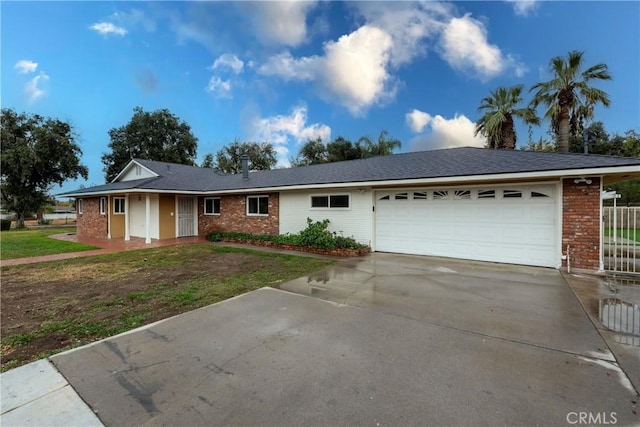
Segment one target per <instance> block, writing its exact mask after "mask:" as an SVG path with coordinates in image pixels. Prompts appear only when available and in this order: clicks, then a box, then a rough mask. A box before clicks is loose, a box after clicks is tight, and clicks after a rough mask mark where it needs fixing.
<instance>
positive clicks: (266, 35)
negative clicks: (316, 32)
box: [239, 1, 317, 47]
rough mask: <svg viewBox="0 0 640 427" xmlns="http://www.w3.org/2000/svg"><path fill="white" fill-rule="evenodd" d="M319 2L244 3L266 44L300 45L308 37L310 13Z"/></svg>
mask: <svg viewBox="0 0 640 427" xmlns="http://www.w3.org/2000/svg"><path fill="white" fill-rule="evenodd" d="M316 4H317V1H260V2H251V3H247V4H243V3H240V4H239V6H240V7H242V8H243V9H244V10H245V12H246V13H247V14H248V15H249V17H250V18H251V21H252V23H253V29H254V31H255V32H256V36H257V37H258V39H259V40H260V41H261V42H262V43H263V44H266V45H276V46H291V47H295V46H299V45H301V44H302V43H304V42H305V41H306V39H307V30H308V29H307V13H309V12H310V11H311V10H312V9H313V8H315V7H316Z"/></svg>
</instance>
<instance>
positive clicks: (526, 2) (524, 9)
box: [506, 0, 538, 16]
mask: <svg viewBox="0 0 640 427" xmlns="http://www.w3.org/2000/svg"><path fill="white" fill-rule="evenodd" d="M506 1H507V3H511V5H512V6H513V10H514V12H515V13H516V15H520V16H527V15H528V14H529V12H531V11H533V10H534V9H535V8H536V6H537V5H538V0H506Z"/></svg>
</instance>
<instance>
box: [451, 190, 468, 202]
mask: <svg viewBox="0 0 640 427" xmlns="http://www.w3.org/2000/svg"><path fill="white" fill-rule="evenodd" d="M453 198H454V200H469V199H470V198H471V191H469V190H456V191H454V192H453Z"/></svg>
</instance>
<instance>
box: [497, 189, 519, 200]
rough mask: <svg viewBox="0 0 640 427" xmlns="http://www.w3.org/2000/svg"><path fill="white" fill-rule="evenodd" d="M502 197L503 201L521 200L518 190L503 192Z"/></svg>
mask: <svg viewBox="0 0 640 427" xmlns="http://www.w3.org/2000/svg"><path fill="white" fill-rule="evenodd" d="M502 197H503V198H505V199H521V198H522V191H520V190H504V191H503V192H502Z"/></svg>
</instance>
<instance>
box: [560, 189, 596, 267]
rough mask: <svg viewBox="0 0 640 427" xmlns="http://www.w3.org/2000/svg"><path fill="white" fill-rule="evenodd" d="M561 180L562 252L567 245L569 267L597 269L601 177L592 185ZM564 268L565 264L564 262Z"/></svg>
mask: <svg viewBox="0 0 640 427" xmlns="http://www.w3.org/2000/svg"><path fill="white" fill-rule="evenodd" d="M574 179H575V178H567V179H564V180H563V181H562V253H563V254H565V255H566V254H567V253H566V251H567V245H570V247H571V248H570V251H569V256H570V262H571V268H580V269H585V270H593V271H596V270H599V268H600V178H597V177H589V178H588V179H590V180H591V184H587V183H579V184H576V183H575V182H574ZM563 265H564V266H565V267H566V261H563Z"/></svg>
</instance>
